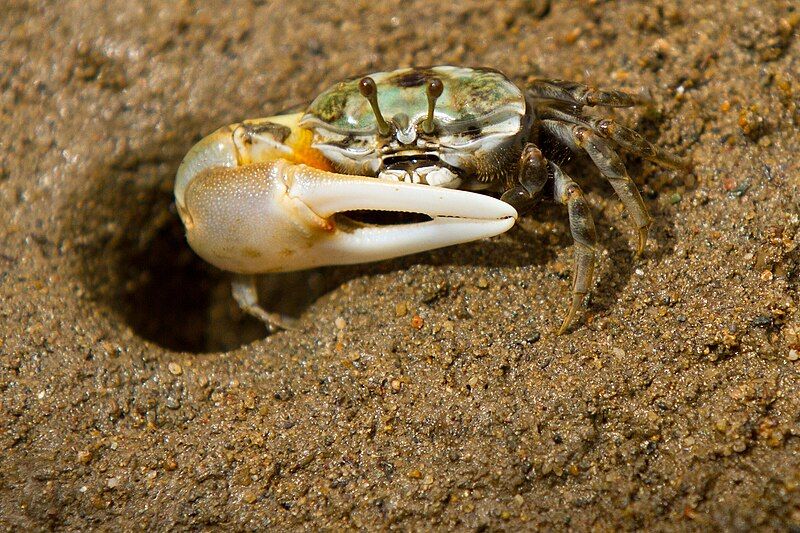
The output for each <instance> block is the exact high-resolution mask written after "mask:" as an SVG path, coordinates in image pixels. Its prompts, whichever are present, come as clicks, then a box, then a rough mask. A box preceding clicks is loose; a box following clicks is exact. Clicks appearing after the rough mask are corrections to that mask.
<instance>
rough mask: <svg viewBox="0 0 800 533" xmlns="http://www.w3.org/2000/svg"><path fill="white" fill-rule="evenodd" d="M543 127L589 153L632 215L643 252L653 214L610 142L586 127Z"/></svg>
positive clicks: (548, 124) (551, 122)
mask: <svg viewBox="0 0 800 533" xmlns="http://www.w3.org/2000/svg"><path fill="white" fill-rule="evenodd" d="M542 127H543V128H545V129H546V130H547V131H548V132H549V133H551V134H552V135H554V136H555V137H556V138H557V139H559V140H560V141H562V142H564V143H565V144H567V145H569V146H571V147H573V148H575V149H582V150H584V151H585V152H586V153H587V154H589V157H590V158H591V159H592V161H593V162H594V164H595V165H596V166H597V168H598V169H600V173H601V174H603V176H604V177H605V178H606V179H607V180H608V182H609V183H610V184H611V186H612V187H613V188H614V191H615V192H616V193H617V196H619V198H620V200H622V203H623V205H624V206H625V209H626V210H627V211H628V212H629V213H630V215H631V217H632V218H633V221H634V223H635V224H636V228H637V230H638V232H639V246H638V248H637V252H636V253H637V254H641V253H642V252H643V251H644V247H645V244H646V243H647V230H648V229H649V227H650V223H651V219H650V215H649V214H648V212H647V208H646V207H645V205H644V200H642V195H641V194H639V189H637V188H636V184H635V183H634V182H633V180H632V179H631V178H630V176H628V171H627V170H626V169H625V165H624V164H623V163H622V160H621V159H620V158H619V156H618V155H617V153H616V152H615V151H614V150H613V149H612V148H611V146H610V145H609V143H608V141H607V140H606V139H604V138H603V137H601V136H600V135H599V134H597V133H595V132H594V131H593V130H591V129H589V128H586V127H584V126H574V125H571V124H564V123H563V122H558V121H554V120H543V121H542Z"/></svg>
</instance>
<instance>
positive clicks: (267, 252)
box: [175, 66, 683, 334]
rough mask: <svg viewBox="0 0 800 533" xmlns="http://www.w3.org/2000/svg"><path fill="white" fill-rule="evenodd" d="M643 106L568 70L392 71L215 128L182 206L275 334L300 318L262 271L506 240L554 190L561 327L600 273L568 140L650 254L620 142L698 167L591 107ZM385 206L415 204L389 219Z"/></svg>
mask: <svg viewBox="0 0 800 533" xmlns="http://www.w3.org/2000/svg"><path fill="white" fill-rule="evenodd" d="M638 103H642V102H641V99H640V98H638V97H636V96H633V95H630V94H627V93H623V92H618V91H608V90H599V89H596V88H592V87H589V86H587V85H583V84H580V83H574V82H568V81H559V80H549V79H539V80H535V81H533V82H532V83H530V84H529V85H528V86H527V87H526V89H525V90H524V91H523V90H521V89H519V88H518V87H517V86H516V85H515V84H513V83H512V82H511V81H510V80H509V79H508V78H506V77H505V76H504V75H503V74H501V73H500V72H498V71H496V70H492V69H488V68H463V67H455V66H437V67H429V68H405V69H400V70H395V71H391V72H378V73H375V74H371V75H369V76H366V77H361V78H353V79H349V80H346V81H342V82H340V83H338V84H336V85H334V86H333V87H331V88H329V89H327V90H326V91H324V92H323V93H322V94H320V95H319V96H318V97H317V98H316V99H315V100H314V101H313V102H311V104H310V105H309V106H308V107H307V108H306V110H305V111H304V112H300V113H293V114H286V115H279V116H274V117H269V118H261V119H254V120H246V121H244V122H241V123H238V124H232V125H230V126H225V127H223V128H221V129H219V130H217V131H215V132H214V133H212V134H211V135H209V136H208V137H205V138H204V139H202V140H201V141H200V142H198V143H197V144H196V145H195V146H194V147H193V148H192V149H191V150H190V151H189V153H188V154H187V155H186V157H185V158H184V160H183V162H182V164H181V166H180V168H179V169H178V174H177V177H176V181H175V202H176V205H177V209H178V213H179V214H180V217H181V220H182V221H183V224H184V225H185V227H186V234H187V239H188V241H189V244H190V246H191V247H192V248H193V249H194V250H195V252H197V253H198V254H199V255H200V256H201V257H202V258H203V259H205V260H206V261H208V262H209V263H211V264H213V265H215V266H217V267H219V268H221V269H223V270H227V271H231V272H234V273H236V276H235V277H234V280H233V284H232V290H233V296H234V299H235V300H236V302H237V303H238V304H239V306H240V307H241V308H242V309H243V310H244V311H245V312H247V313H249V314H251V315H253V316H255V317H257V318H259V319H261V320H262V321H263V322H264V323H266V325H267V327H268V328H269V330H270V331H272V330H274V329H277V328H286V327H289V326H290V324H289V323H288V322H287V320H289V319H287V318H286V317H282V316H279V315H277V314H274V313H269V312H267V311H266V310H264V309H263V308H262V307H260V306H259V303H258V297H257V293H256V287H255V275H256V274H263V273H269V272H287V271H294V270H302V269H308V268H314V267H319V266H325V265H344V264H354V263H363V262H369V261H379V260H383V259H389V258H393V257H398V256H402V255H406V254H413V253H417V252H422V251H425V250H432V249H434V248H440V247H444V246H450V245H454V244H460V243H465V242H468V241H473V240H476V239H482V238H486V237H491V236H494V235H499V234H501V233H503V232H505V231H507V230H508V229H509V228H511V226H513V225H514V222H515V221H516V219H517V216H518V214H522V213H526V212H529V211H531V210H533V209H534V207H535V206H536V205H537V204H538V203H539V201H540V200H541V199H542V198H543V197H545V196H548V197H550V196H552V197H553V198H554V199H555V200H556V201H557V202H559V203H561V204H563V205H565V206H566V209H567V211H568V213H569V227H570V231H571V233H572V237H573V240H574V248H575V258H574V273H573V282H572V300H571V303H570V306H569V310H568V311H567V313H566V316H565V318H564V320H563V322H562V323H561V327H560V328H559V330H558V333H559V334H561V333H563V332H564V331H566V329H567V328H568V327H569V325H570V323H571V322H572V320H573V317H574V316H575V313H576V311H577V310H578V308H579V307H580V306H581V303H582V300H583V298H584V296H585V295H586V294H587V292H588V291H589V288H590V286H591V284H592V276H593V272H594V263H595V243H596V236H595V227H594V222H593V221H592V215H591V212H590V209H589V205H588V203H587V201H586V199H585V197H584V195H583V192H582V191H581V188H580V187H579V186H578V184H577V183H575V182H574V181H573V180H572V179H571V178H570V177H569V176H568V175H567V174H566V173H565V172H564V171H563V170H562V169H561V168H560V167H559V165H558V164H556V163H555V162H554V161H553V160H552V159H557V158H558V155H559V153H560V152H561V151H563V146H564V145H565V146H567V147H569V148H571V149H572V150H573V151H576V152H580V151H582V152H584V153H585V154H587V155H588V156H589V158H591V160H592V161H593V162H594V164H595V165H596V166H597V168H598V169H599V170H600V173H601V174H602V175H603V176H604V177H605V178H606V179H607V180H608V181H609V183H610V184H611V186H612V187H613V188H614V191H615V192H616V194H617V195H618V196H619V198H620V200H622V203H623V204H624V206H625V208H626V209H627V211H628V212H629V213H630V216H631V218H632V219H633V222H634V224H635V225H636V228H637V230H638V233H639V246H638V253H641V252H642V251H643V250H644V247H645V242H646V240H647V230H648V227H649V226H650V222H651V219H650V216H649V214H648V212H647V208H646V207H645V205H644V202H643V201H642V197H641V195H640V194H639V191H638V189H637V188H636V185H635V184H634V182H633V181H632V180H631V178H630V177H629V175H628V172H627V171H626V169H625V166H624V164H623V163H622V161H621V159H620V157H619V156H618V155H617V153H616V149H618V148H619V149H623V150H626V151H628V152H631V153H633V154H635V155H638V156H642V157H644V158H647V159H650V160H652V161H655V162H658V163H661V164H665V165H667V166H670V167H675V168H678V167H683V162H682V161H681V160H680V159H678V158H677V157H675V156H674V155H672V154H670V153H668V152H666V151H664V150H662V149H660V148H658V147H656V146H654V145H653V144H651V143H650V142H648V141H647V140H645V139H644V138H643V137H642V136H641V135H640V134H638V133H636V132H635V131H633V130H631V129H629V128H626V127H624V126H622V125H620V124H617V123H616V122H613V121H611V120H608V119H605V118H595V117H591V116H589V115H586V114H584V112H583V109H584V107H587V106H589V107H593V106H601V107H631V106H634V105H636V104H638ZM476 191H481V192H485V193H490V194H495V195H499V199H498V198H496V197H493V196H491V195H487V194H476ZM375 212H386V213H389V214H395V215H397V214H405V215H404V218H403V217H401V218H396V219H392V218H391V217H390V216H385V220H378V221H375V220H374V219H375V218H376V217H375V216H374V215H375ZM409 213H410V214H416V215H408V214H409ZM371 219H372V220H371Z"/></svg>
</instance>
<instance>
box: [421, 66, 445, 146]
mask: <svg viewBox="0 0 800 533" xmlns="http://www.w3.org/2000/svg"><path fill="white" fill-rule="evenodd" d="M443 91H444V84H443V83H442V80H440V79H439V78H431V79H430V80H428V86H427V87H426V88H425V95H426V96H427V97H428V116H427V117H426V118H425V120H424V121H423V122H422V131H424V132H425V133H427V134H428V135H430V134H431V133H433V111H434V109H435V108H436V100H437V99H438V98H439V97H440V96H441V95H442V92H443Z"/></svg>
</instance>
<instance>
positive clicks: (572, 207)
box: [550, 163, 597, 335]
mask: <svg viewBox="0 0 800 533" xmlns="http://www.w3.org/2000/svg"><path fill="white" fill-rule="evenodd" d="M550 168H551V169H552V172H553V196H554V197H555V199H556V200H557V201H558V202H560V203H562V204H564V205H566V206H567V211H568V213H569V229H570V232H571V233H572V239H573V241H575V272H574V273H573V274H572V302H571V303H570V307H569V311H568V312H567V316H565V317H564V321H563V322H562V323H561V327H560V328H559V330H558V334H559V335H561V334H562V333H564V332H565V331H566V330H567V328H568V327H569V325H570V323H571V322H572V318H573V317H574V316H575V313H576V311H577V310H578V308H579V307H580V305H581V301H582V300H583V298H584V297H585V296H586V294H587V293H588V292H589V288H590V287H591V285H592V278H593V277H594V260H595V245H596V243H597V235H596V233H595V230H594V220H593V219H592V213H591V211H590V210H589V203H588V202H587V201H586V198H584V196H583V191H581V188H580V187H579V186H578V184H577V183H575V182H574V181H573V180H572V179H571V178H570V177H569V176H567V175H566V174H565V173H564V171H562V170H561V168H560V167H559V166H558V165H556V164H555V163H550Z"/></svg>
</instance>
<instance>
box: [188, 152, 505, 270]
mask: <svg viewBox="0 0 800 533" xmlns="http://www.w3.org/2000/svg"><path fill="white" fill-rule="evenodd" d="M176 203H177V205H178V210H179V213H180V215H181V218H182V219H183V221H184V224H185V226H186V230H187V237H188V240H189V244H190V245H191V246H192V248H193V249H194V250H195V251H196V252H197V253H198V254H199V255H200V256H202V257H203V258H204V259H206V260H207V261H208V262H210V263H212V264H214V265H216V266H218V267H220V268H222V269H224V270H229V271H232V272H237V273H243V274H258V273H266V272H285V271H292V270H301V269H306V268H313V267H318V266H325V265H341V264H354V263H363V262H369V261H379V260H382V259H389V258H392V257H398V256H401V255H407V254H412V253H417V252H421V251H425V250H432V249H434V248H440V247H443V246H449V245H453V244H459V243H463V242H468V241H473V240H476V239H481V238H484V237H491V236H494V235H498V234H500V233H503V232H505V231H506V230H508V229H509V228H510V227H511V226H513V225H514V222H515V220H516V217H517V212H516V211H515V210H514V208H513V207H511V206H510V205H508V204H506V203H505V202H502V201H500V200H497V199H495V198H492V197H490V196H485V195H482V194H475V193H470V192H465V191H460V190H452V189H444V188H437V187H430V186H427V185H418V184H411V183H400V182H390V181H384V180H380V179H376V178H368V177H363V176H350V175H344V174H336V173H333V172H327V171H323V170H319V169H315V168H312V167H309V166H306V165H302V164H300V165H298V164H293V163H290V162H288V161H286V160H284V159H276V160H273V161H269V162H263V163H258V164H253V165H247V166H238V167H237V166H233V167H225V166H215V167H211V168H207V169H205V170H203V171H201V172H199V173H198V174H197V175H196V176H193V177H192V178H191V180H187V184H186V186H185V187H184V188H183V189H182V190H181V191H178V190H177V189H176ZM358 211H385V212H395V213H397V212H401V213H417V214H420V215H423V216H424V217H427V219H429V220H426V221H423V222H414V223H404V224H391V223H388V224H367V223H363V222H358V221H357V217H356V218H351V216H353V214H354V212H358Z"/></svg>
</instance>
